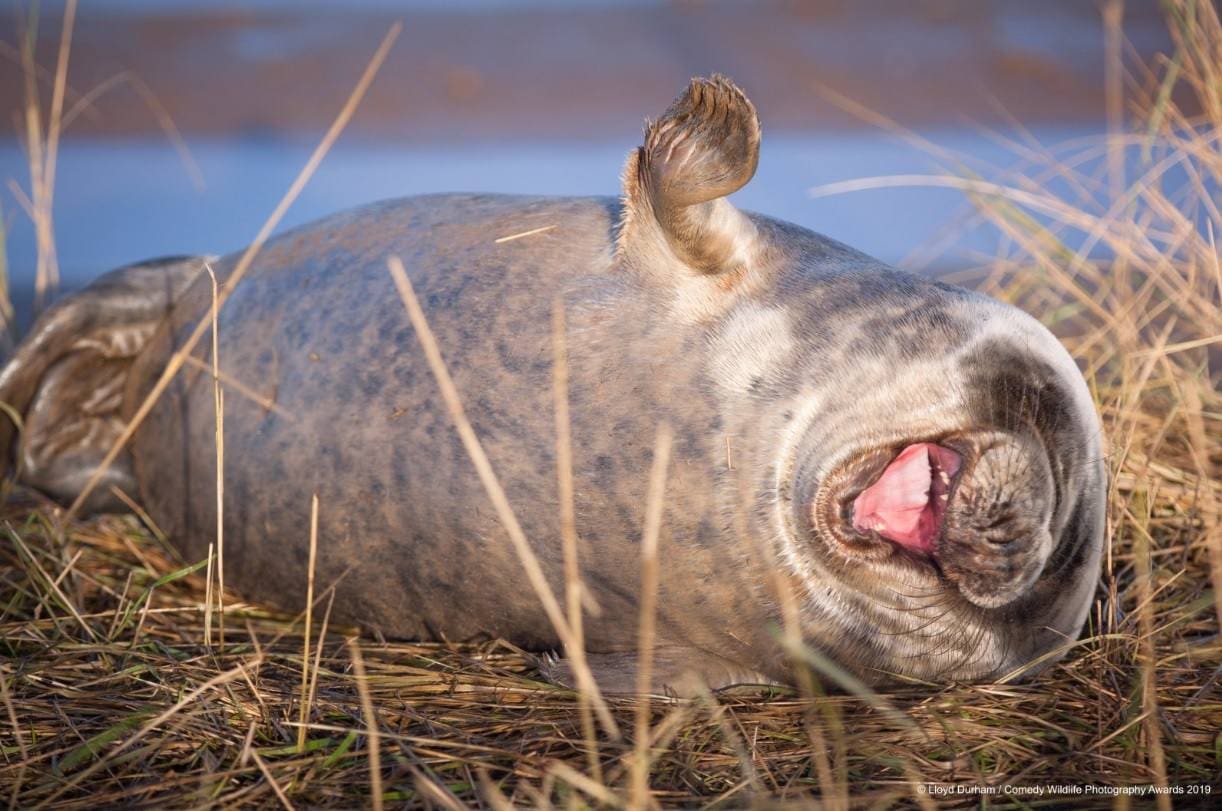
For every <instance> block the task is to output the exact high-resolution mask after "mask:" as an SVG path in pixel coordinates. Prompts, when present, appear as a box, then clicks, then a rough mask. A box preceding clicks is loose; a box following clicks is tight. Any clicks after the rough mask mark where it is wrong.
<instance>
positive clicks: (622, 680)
mask: <svg viewBox="0 0 1222 811" xmlns="http://www.w3.org/2000/svg"><path fill="white" fill-rule="evenodd" d="M586 661H587V662H588V663H589V666H590V673H591V674H592V675H593V676H594V681H595V683H597V684H598V689H599V691H601V692H603V693H608V694H635V693H636V692H637V683H636V682H637V653H636V651H624V652H621V653H587V654H586ZM541 670H542V672H543V676H544V677H545V678H546V679H547V680H548V681H552V682H555V683H557V684H562V685H564V686H565V687H572V688H574V689H576V687H577V678H576V677H575V676H574V675H573V668H572V664H571V663H570V662H569V660H568V659H554V658H549V659H547V660H546V661H545V662H544V664H543V666H542V668H541ZM650 672H651V677H650V688H649V692H650V693H651V694H655V695H666V694H673V695H677V696H680V697H683V698H691V697H694V696H698V695H700V694H701V693H703V692H704V691H705V690H720V689H722V688H723V687H730V686H732V685H735V684H772V683H773V682H772V680H771V679H769V678H766V677H764V676H761V675H760V674H758V673H756V672H754V671H751V670H748V669H747V668H744V667H740V666H738V665H736V664H734V663H732V662H729V661H726V660H725V659H722V658H720V657H718V656H713V655H712V654H710V653H706V652H704V651H702V650H700V649H698V648H688V647H671V646H667V647H659V648H655V649H654V652H653V667H652V668H651V670H650Z"/></svg>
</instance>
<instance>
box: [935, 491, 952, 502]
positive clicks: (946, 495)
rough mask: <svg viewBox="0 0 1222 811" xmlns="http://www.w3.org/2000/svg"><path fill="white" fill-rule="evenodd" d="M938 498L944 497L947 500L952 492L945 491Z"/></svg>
mask: <svg viewBox="0 0 1222 811" xmlns="http://www.w3.org/2000/svg"><path fill="white" fill-rule="evenodd" d="M938 498H940V499H942V500H943V501H946V500H947V499H948V498H950V494H949V493H943V494H942V495H940V496H938Z"/></svg>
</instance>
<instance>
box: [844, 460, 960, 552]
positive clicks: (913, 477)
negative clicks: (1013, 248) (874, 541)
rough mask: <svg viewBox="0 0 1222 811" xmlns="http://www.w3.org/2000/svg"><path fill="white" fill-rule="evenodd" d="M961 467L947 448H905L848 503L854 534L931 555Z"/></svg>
mask: <svg viewBox="0 0 1222 811" xmlns="http://www.w3.org/2000/svg"><path fill="white" fill-rule="evenodd" d="M962 464H963V458H962V457H961V456H960V455H959V454H958V453H957V452H955V451H953V450H951V449H950V448H945V447H943V446H941V445H935V444H933V443H931V442H918V443H916V444H915V445H909V446H908V447H906V448H904V449H903V450H902V451H900V453H899V455H898V456H896V457H895V458H894V459H893V460H891V463H890V464H888V465H887V467H886V468H885V469H884V470H883V472H882V474H881V475H880V476H879V477H878V479H877V480H875V481H874V483H873V484H871V485H870V486H869V487H867V488H866V489H864V490H862V491H861V493H860V494H859V495H858V496H857V498H856V499H854V500H853V512H852V521H853V528H854V529H856V530H858V531H860V532H869V531H874V532H877V533H878V534H879V535H880V536H882V537H884V538H886V539H887V540H889V541H892V542H894V543H897V544H899V545H900V546H902V547H904V548H906V549H910V550H912V551H914V552H920V553H922V554H926V555H928V554H931V553H932V552H933V546H934V541H935V540H936V539H937V537H938V533H939V532H941V530H942V518H943V516H944V515H945V514H946V505H947V501H948V499H949V497H950V489H951V484H952V482H953V481H954V479H955V476H956V475H957V474H958V473H959V468H960V467H961V466H962Z"/></svg>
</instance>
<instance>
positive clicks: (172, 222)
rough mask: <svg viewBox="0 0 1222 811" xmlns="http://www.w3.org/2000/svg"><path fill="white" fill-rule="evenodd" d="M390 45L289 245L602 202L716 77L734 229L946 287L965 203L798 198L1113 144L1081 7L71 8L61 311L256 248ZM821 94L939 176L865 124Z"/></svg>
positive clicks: (168, 1)
mask: <svg viewBox="0 0 1222 811" xmlns="http://www.w3.org/2000/svg"><path fill="white" fill-rule="evenodd" d="M37 11H38V14H37V19H36V29H35V30H34V36H35V37H36V42H37V57H38V61H39V64H40V65H42V66H43V67H44V68H46V69H47V70H48V71H52V70H53V68H54V65H55V56H56V50H57V47H58V42H59V36H60V19H59V14H60V13H61V11H62V5H61V4H58V3H41V4H40V6H39V8H38V9H37ZM395 20H402V21H403V23H404V30H403V34H402V36H401V37H400V38H399V41H398V43H397V44H396V46H395V49H394V51H393V52H392V55H391V57H390V58H389V59H388V61H387V63H386V65H385V66H384V67H383V69H382V71H381V73H380V74H379V76H378V78H377V80H376V82H375V84H374V86H373V88H372V90H371V91H370V94H369V96H368V98H367V99H366V100H365V102H364V104H363V105H362V107H361V109H360V110H359V111H358V113H357V115H356V118H355V119H354V120H353V122H352V125H351V126H350V127H349V129H348V131H346V133H345V134H344V136H343V138H342V140H341V141H340V143H339V144H338V145H337V147H336V148H335V149H334V150H333V151H332V152H331V153H330V154H329V155H328V156H327V158H326V161H325V162H324V164H323V166H322V168H321V169H320V171H319V172H318V174H317V176H316V177H315V178H314V179H313V181H312V182H311V183H310V185H309V186H308V187H307V189H306V190H305V192H304V194H303V195H302V196H301V198H300V199H299V200H298V202H297V203H296V204H295V205H294V207H293V208H292V210H291V211H290V213H289V215H288V216H287V218H286V219H285V221H284V223H283V225H282V227H281V230H284V229H287V228H291V227H293V226H295V225H299V224H301V223H304V222H308V221H309V220H312V219H315V218H318V217H321V216H324V215H326V214H328V213H331V212H333V211H338V210H340V209H343V208H346V207H349V206H353V205H357V204H360V203H364V202H369V201H372V200H376V199H380V198H386V197H396V196H402V195H410V194H419V193H426V192H437V191H495V192H511V193H530V194H562V195H585V194H599V195H614V194H616V193H617V191H618V182H619V181H618V175H619V170H620V167H621V166H622V163H623V160H624V157H625V155H626V154H627V153H628V151H629V150H630V149H632V148H633V147H635V146H636V145H637V144H638V143H639V141H640V135H641V125H642V122H643V120H644V119H645V118H646V117H647V116H656V115H658V114H660V113H661V111H662V110H663V109H665V107H666V105H667V104H668V103H669V101H670V100H671V99H672V98H673V97H674V96H675V95H676V94H677V93H678V92H679V91H680V90H681V89H682V87H683V86H684V84H685V82H686V81H687V79H688V78H689V77H690V76H692V75H697V74H707V73H710V72H713V71H719V72H722V73H725V74H727V75H729V76H731V77H732V78H734V79H735V80H736V81H738V82H739V83H740V84H741V85H742V86H743V87H744V88H745V89H746V90H747V92H748V94H749V95H750V96H751V97H752V99H753V100H754V101H755V102H756V104H757V106H758V108H759V110H760V114H761V118H762V120H763V124H764V143H763V149H762V155H761V161H760V167H759V172H758V174H757V176H756V178H755V180H754V181H753V182H752V183H751V184H750V185H749V186H748V187H747V188H746V189H744V190H743V191H742V192H740V193H739V194H738V195H737V196H736V198H735V199H736V202H737V203H738V205H740V206H741V207H744V208H748V209H752V210H756V211H759V212H762V213H766V214H770V215H773V216H777V217H781V218H784V219H787V220H791V221H793V222H796V223H799V224H801V225H804V226H806V227H809V228H812V229H814V230H817V231H820V232H822V233H825V234H828V235H829V236H832V237H834V238H836V239H839V240H841V241H844V242H847V243H849V244H851V245H853V246H855V247H857V248H860V249H862V250H864V251H866V252H868V253H871V254H873V255H875V256H878V257H879V258H882V259H884V260H886V261H889V262H892V263H898V264H901V265H904V266H907V267H911V268H915V269H919V270H948V269H955V268H960V267H970V266H971V265H972V263H973V262H974V261H976V259H977V258H978V257H979V256H983V255H992V254H993V253H995V252H996V250H997V249H998V235H997V234H996V233H995V232H994V231H992V229H991V228H989V227H985V226H982V225H978V224H975V223H974V222H973V221H972V218H971V209H970V206H968V205H967V203H966V202H965V201H964V198H963V197H962V195H960V194H959V193H957V192H955V191H952V190H948V189H930V188H889V189H877V190H871V191H860V192H855V193H850V194H843V195H835V196H827V197H818V198H812V196H811V195H810V193H809V191H810V189H812V188H813V187H817V186H820V185H823V184H827V183H834V182H838V181H843V180H848V179H853V178H859V177H868V176H875V175H898V174H914V173H915V174H929V173H938V172H942V171H945V170H947V169H951V170H953V171H959V172H962V171H963V170H964V169H965V168H969V167H970V169H971V171H972V172H975V173H979V174H982V175H984V176H992V175H996V174H997V173H998V172H1001V171H1003V170H1004V169H1005V168H1006V167H1021V166H1023V165H1027V164H1030V162H1031V161H1032V159H1033V158H1035V157H1036V156H1038V155H1039V154H1040V153H1041V151H1042V150H1043V149H1044V148H1045V147H1049V148H1051V147H1053V146H1055V145H1061V146H1058V147H1056V148H1057V150H1059V153H1058V154H1064V153H1065V152H1066V150H1071V149H1080V148H1081V147H1082V146H1083V145H1084V144H1088V143H1090V142H1091V141H1092V140H1094V139H1099V138H1100V137H1101V136H1102V135H1103V134H1104V133H1105V132H1106V127H1107V124H1106V114H1105V111H1106V108H1105V103H1104V78H1103V77H1104V70H1103V65H1104V29H1103V24H1102V22H1101V19H1100V14H1099V9H1098V7H1097V5H1096V4H1095V3H1094V2H1090V0H1073V1H1071V2H1060V1H1059V0H1029V1H1028V2H1017V0H1016V1H1015V2H1002V0H912V1H911V2H899V1H898V0H895V1H890V2H849V0H814V1H813V2H763V3H746V2H662V0H636V1H635V2H611V1H610V0H582V2H565V3H561V2H543V1H542V0H533V1H530V0H408V1H407V2H403V1H402V0H355V1H353V0H347V2H342V3H341V2H331V3H328V2H322V0H306V2H302V1H301V0H250V1H249V2H236V1H234V2H229V1H227V0H222V1H221V2H203V1H202V0H182V1H181V2H173V1H172V0H93V1H92V2H90V0H84V1H83V2H81V4H80V7H79V10H78V13H77V19H76V25H75V32H74V36H73V42H72V51H71V62H70V67H69V72H68V87H69V92H68V94H67V96H66V104H65V108H66V109H72V108H76V113H75V114H74V115H73V117H72V120H71V121H70V122H69V125H68V127H67V129H66V131H65V136H64V140H63V142H62V144H61V147H60V157H59V162H58V171H57V178H56V186H55V196H54V222H55V235H56V246H57V252H58V260H59V265H60V272H61V274H62V277H63V287H64V288H71V287H75V286H79V285H80V284H82V283H84V282H86V281H87V280H88V279H90V278H91V277H93V276H95V275H97V274H98V273H101V272H105V271H106V270H109V269H111V268H114V267H118V266H120V265H122V264H125V263H128V262H133V261H138V260H141V259H146V258H150V257H154V256H159V255H165V254H179V253H227V252H230V251H234V250H237V249H240V248H242V247H243V246H244V245H245V244H247V243H248V242H249V241H250V240H251V239H252V238H253V237H254V235H255V233H256V232H257V231H258V229H259V227H260V226H261V224H262V223H263V221H264V219H265V218H266V217H267V215H268V214H269V213H270V212H271V210H272V209H273V207H274V206H275V205H276V203H277V202H278V201H279V199H280V197H281V196H282V195H283V193H284V192H285V190H286V189H287V188H288V186H289V184H290V183H291V182H292V180H293V178H294V176H295V175H296V173H297V172H298V170H299V169H300V168H301V166H302V165H303V164H304V162H305V160H306V158H307V156H308V155H309V153H310V150H311V149H312V148H313V145H314V144H315V143H316V142H317V140H318V139H319V138H320V137H321V135H322V133H323V132H324V131H325V129H326V128H327V126H328V125H329V123H330V121H331V119H332V118H333V117H334V115H335V114H336V112H337V111H338V110H339V108H340V106H341V105H342V104H343V102H344V100H345V98H346V97H347V95H348V93H349V91H350V90H351V88H352V85H353V84H354V83H355V81H356V78H357V76H358V75H359V74H360V71H361V69H362V68H363V66H364V64H365V63H366V61H367V60H368V57H369V55H370V54H371V53H372V51H373V49H374V47H375V46H376V45H377V42H378V41H379V39H380V38H381V35H382V34H383V33H384V32H385V30H386V29H387V28H388V27H389V26H390V25H391V24H392V23H393V22H394V21H395ZM32 22H34V20H33V18H32V17H31V15H30V14H29V9H28V7H27V6H26V4H24V3H21V4H19V7H12V6H10V8H9V9H7V10H6V14H5V17H4V18H3V21H2V22H0V40H3V42H5V43H6V44H7V48H6V49H5V50H4V52H3V53H2V54H0V56H3V57H4V58H5V59H6V60H7V61H6V63H5V65H4V68H3V69H0V109H2V110H4V111H5V112H6V114H7V115H6V121H7V122H11V125H10V126H9V127H8V128H7V130H6V132H5V133H4V136H5V137H3V138H0V177H2V178H3V180H4V181H5V185H4V188H3V190H2V191H0V213H2V216H3V223H4V226H5V232H6V240H5V247H6V253H7V260H8V268H9V274H10V277H11V284H12V288H13V291H14V299H15V301H16V305H17V310H18V315H19V318H20V319H21V320H22V321H23V322H24V321H25V320H26V319H28V314H29V311H30V306H31V301H32V296H33V273H34V266H35V257H36V245H35V238H34V229H33V227H32V225H31V222H30V219H29V217H28V216H27V215H26V213H25V212H23V210H22V206H21V203H20V201H19V195H20V194H21V193H28V190H29V176H28V167H27V163H26V154H25V151H24V146H23V142H22V140H20V135H21V134H22V133H23V132H24V129H23V127H24V124H23V122H22V121H21V120H20V113H21V110H22V105H23V92H24V86H23V79H22V75H21V70H20V67H19V64H18V62H17V61H16V49H17V46H18V44H19V40H18V37H19V36H20V31H22V30H23V29H27V30H28V29H29V28H30V25H31V23H32ZM1124 32H1125V37H1126V39H1125V44H1124V48H1125V49H1126V52H1128V53H1129V54H1130V55H1140V56H1148V55H1149V54H1152V53H1154V52H1156V51H1160V50H1164V51H1165V50H1167V49H1168V48H1169V44H1168V41H1167V36H1166V32H1165V29H1164V26H1163V23H1162V21H1161V17H1160V13H1159V9H1158V4H1157V3H1156V2H1153V0H1150V1H1149V2H1138V1H1137V0H1129V1H1128V2H1126V3H1125V28H1124ZM42 81H43V86H42V90H43V95H44V104H45V99H46V98H49V96H50V80H49V78H48V77H47V76H44V77H43V79H42ZM97 88H103V89H105V92H100V93H96V94H95V95H96V97H91V91H94V90H95V89H97ZM829 89H830V91H831V93H829ZM834 93H839V94H842V95H843V96H846V97H848V98H851V99H852V100H854V102H856V103H859V104H860V105H863V106H864V107H866V108H869V109H870V110H873V111H875V112H877V113H878V114H880V115H881V116H883V117H886V118H888V119H890V120H892V121H894V122H897V123H898V124H899V125H901V126H902V127H904V128H909V129H911V130H912V131H914V132H917V133H919V134H920V135H921V136H922V137H924V138H926V139H928V141H930V142H932V143H933V144H936V145H937V146H938V147H940V148H942V149H944V150H947V152H946V153H942V154H940V155H934V154H931V153H930V151H929V149H928V148H927V147H925V148H922V147H920V146H918V145H916V144H914V143H913V142H912V141H911V140H908V139H905V138H904V137H903V136H902V135H901V134H900V133H898V132H896V131H894V130H890V129H886V128H880V127H878V126H877V125H876V124H877V122H868V121H864V120H862V118H861V117H860V115H859V114H858V113H855V112H853V111H850V110H846V109H844V108H843V105H838V104H836V103H834V101H833V98H832V94H834ZM166 121H172V122H173V124H174V126H175V127H176V128H177V130H178V131H180V132H181V136H182V143H183V145H185V149H186V154H184V152H183V150H182V149H180V148H177V147H176V146H175V144H174V143H173V142H172V141H171V139H170V138H168V137H167V135H166V130H165V122H166ZM1067 142H1068V146H1066V145H1065V144H1066V143H1067ZM948 154H953V156H954V157H953V158H952V157H948ZM1131 154H1134V155H1135V154H1136V153H1131ZM186 155H189V157H186ZM1102 163H1103V161H1102V153H1101V152H1100V156H1099V158H1098V159H1097V160H1095V164H1097V166H1095V165H1093V164H1092V163H1091V162H1090V161H1088V162H1087V163H1086V164H1084V169H1085V170H1086V171H1087V172H1088V173H1092V172H1096V171H1097V173H1099V174H1100V175H1101V174H1102ZM1036 182H1038V180H1037V181H1036ZM18 189H23V190H24V192H19V191H18Z"/></svg>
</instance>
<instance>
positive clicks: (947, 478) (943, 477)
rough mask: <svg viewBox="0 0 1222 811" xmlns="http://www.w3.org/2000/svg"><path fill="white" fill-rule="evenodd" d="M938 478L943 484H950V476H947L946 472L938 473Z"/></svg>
mask: <svg viewBox="0 0 1222 811" xmlns="http://www.w3.org/2000/svg"><path fill="white" fill-rule="evenodd" d="M938 478H939V479H941V480H942V484H950V476H948V475H946V471H945V470H939V471H938ZM943 498H946V496H943Z"/></svg>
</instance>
